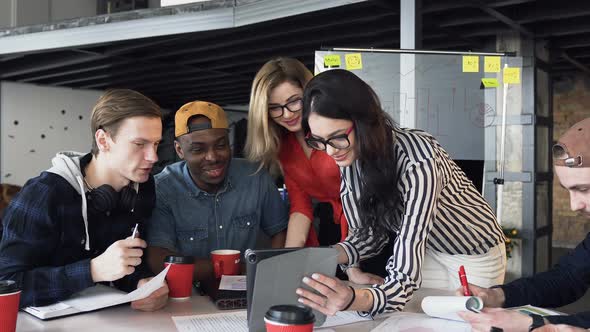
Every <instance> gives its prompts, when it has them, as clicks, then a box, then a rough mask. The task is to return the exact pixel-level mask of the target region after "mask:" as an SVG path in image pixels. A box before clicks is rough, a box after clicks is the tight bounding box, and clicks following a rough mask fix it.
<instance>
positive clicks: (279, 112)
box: [268, 98, 303, 119]
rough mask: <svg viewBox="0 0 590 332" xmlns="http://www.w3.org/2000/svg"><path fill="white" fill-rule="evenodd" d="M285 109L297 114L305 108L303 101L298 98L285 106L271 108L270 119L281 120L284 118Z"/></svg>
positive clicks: (269, 108) (269, 110) (269, 111)
mask: <svg viewBox="0 0 590 332" xmlns="http://www.w3.org/2000/svg"><path fill="white" fill-rule="evenodd" d="M285 108H286V109H287V110H288V111H289V112H291V113H297V112H299V111H301V109H302V108H303V100H302V99H301V98H297V99H294V100H291V101H290V102H288V103H286V104H285V105H273V106H269V107H268V113H269V114H270V117H271V118H273V119H276V118H280V117H281V116H283V113H284V111H285Z"/></svg>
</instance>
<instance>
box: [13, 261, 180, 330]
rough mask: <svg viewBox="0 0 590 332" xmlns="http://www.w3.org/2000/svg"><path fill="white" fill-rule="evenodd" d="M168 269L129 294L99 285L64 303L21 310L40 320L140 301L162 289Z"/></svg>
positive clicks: (75, 295)
mask: <svg viewBox="0 0 590 332" xmlns="http://www.w3.org/2000/svg"><path fill="white" fill-rule="evenodd" d="M168 269H169V266H168V267H166V268H165V269H164V270H163V271H162V272H160V274H158V275H157V276H155V277H154V278H153V279H152V280H150V281H149V282H148V283H146V284H144V285H142V286H141V287H140V288H138V289H136V290H134V291H133V292H131V293H125V292H122V291H120V290H118V289H115V288H112V287H108V286H104V285H100V284H99V285H96V286H94V287H90V288H87V289H85V290H83V291H81V292H79V293H76V294H74V295H73V296H72V297H70V298H69V299H67V300H65V301H62V302H58V303H55V304H52V305H48V306H44V307H26V308H23V309H22V310H23V311H25V312H27V313H29V314H31V315H33V316H35V317H37V318H40V319H51V318H56V317H62V316H68V315H73V314H78V313H82V312H87V311H93V310H98V309H101V308H106V307H111V306H114V305H118V304H123V303H127V302H131V301H137V300H141V299H143V298H146V297H148V296H149V295H150V294H151V293H153V292H154V291H155V290H157V289H158V288H160V287H162V284H163V283H164V278H166V273H168Z"/></svg>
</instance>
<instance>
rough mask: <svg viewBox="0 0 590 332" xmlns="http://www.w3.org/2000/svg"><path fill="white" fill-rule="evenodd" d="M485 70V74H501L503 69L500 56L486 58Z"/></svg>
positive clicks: (484, 62)
mask: <svg viewBox="0 0 590 332" xmlns="http://www.w3.org/2000/svg"><path fill="white" fill-rule="evenodd" d="M483 68H484V70H483V71H484V72H485V73H499V72H500V69H501V65H500V57H499V56H486V57H484V58H483Z"/></svg>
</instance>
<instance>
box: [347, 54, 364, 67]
mask: <svg viewBox="0 0 590 332" xmlns="http://www.w3.org/2000/svg"><path fill="white" fill-rule="evenodd" d="M344 58H345V60H346V69H349V70H353V69H363V58H362V56H361V54H360V53H350V54H346V55H344Z"/></svg>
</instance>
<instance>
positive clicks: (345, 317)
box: [321, 311, 372, 328]
mask: <svg viewBox="0 0 590 332" xmlns="http://www.w3.org/2000/svg"><path fill="white" fill-rule="evenodd" d="M367 320H372V319H371V318H370V317H361V316H359V315H358V314H357V313H356V312H352V311H338V312H337V313H336V315H334V316H327V317H326V321H325V322H324V324H322V326H321V328H327V327H334V326H341V325H347V324H352V323H357V322H364V321H367Z"/></svg>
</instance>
